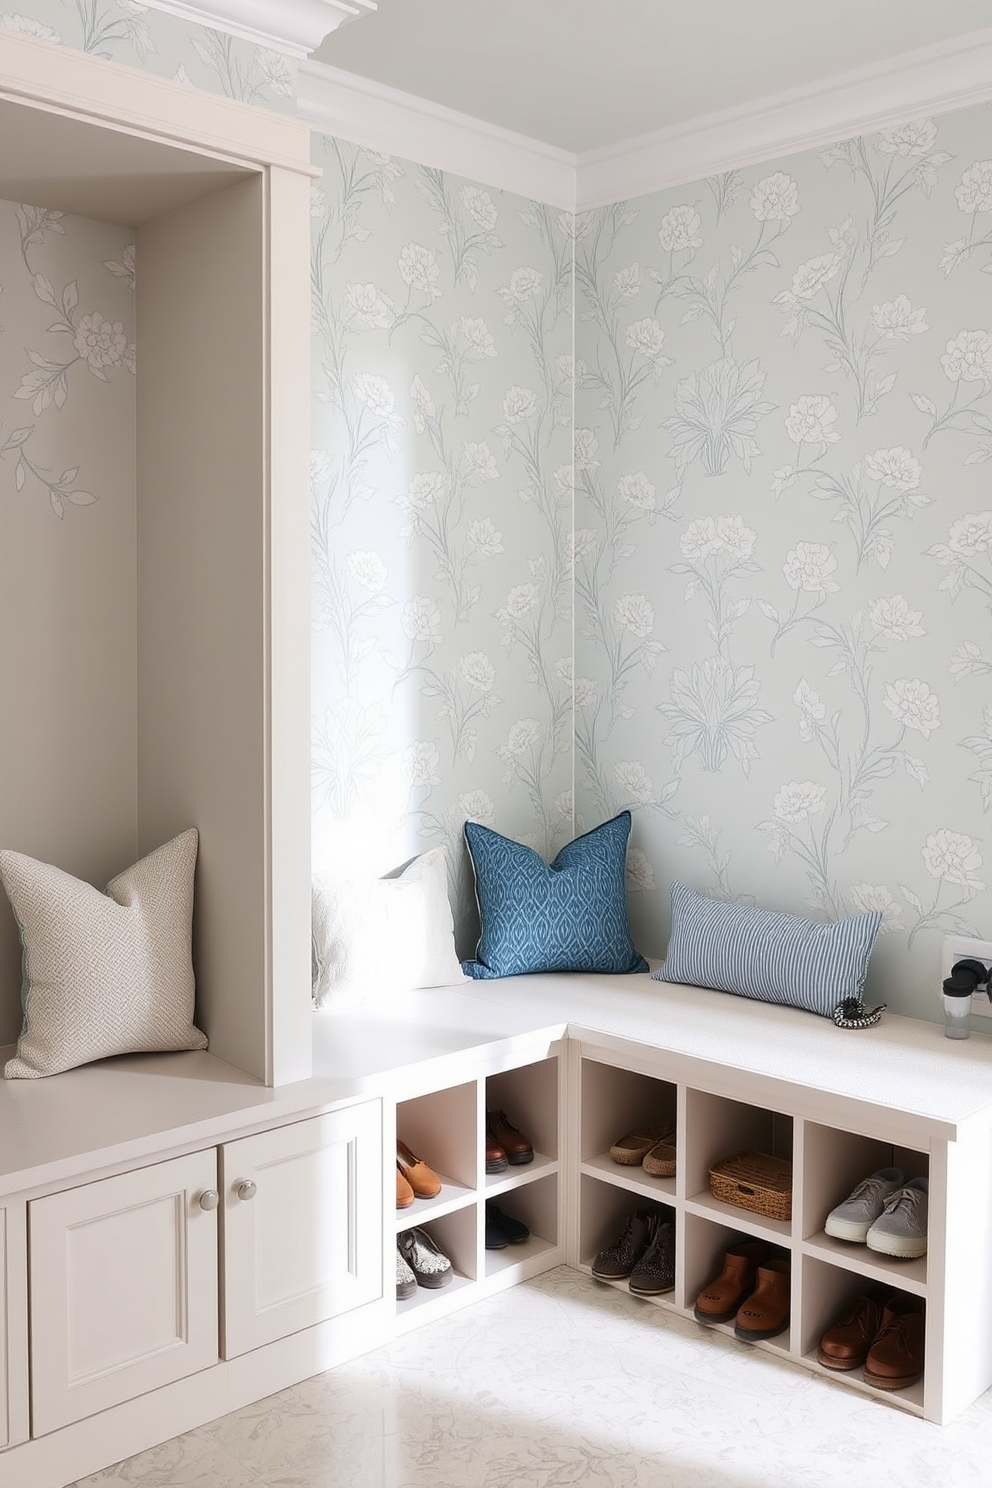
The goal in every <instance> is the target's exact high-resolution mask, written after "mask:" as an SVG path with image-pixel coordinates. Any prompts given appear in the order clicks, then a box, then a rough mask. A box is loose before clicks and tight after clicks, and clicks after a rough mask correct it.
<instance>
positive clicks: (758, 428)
mask: <svg viewBox="0 0 992 1488" xmlns="http://www.w3.org/2000/svg"><path fill="white" fill-rule="evenodd" d="M0 27H7V28H10V29H13V30H15V31H20V32H22V33H25V34H31V35H35V36H41V37H45V38H47V39H49V40H52V41H55V42H59V43H61V44H63V45H67V46H71V47H74V48H77V49H82V50H86V51H90V52H93V53H95V54H97V55H100V56H103V57H108V58H110V59H112V60H117V61H120V62H123V63H126V64H128V65H137V66H141V67H146V68H148V69H149V70H151V71H155V72H158V73H160V74H162V75H165V76H169V77H177V78H179V79H181V80H182V81H185V82H187V83H190V84H193V85H195V86H198V87H204V88H208V89H212V90H214V91H218V92H222V93H225V94H227V95H228V96H230V97H233V98H239V99H243V100H244V101H247V102H250V103H254V104H259V105H262V106H265V107H274V108H282V109H287V110H292V109H293V108H294V107H295V76H294V72H293V66H292V63H290V62H287V61H286V59H284V58H282V57H281V56H279V55H277V54H274V53H268V52H265V51H264V50H261V49H258V48H254V47H250V46H248V45H247V44H245V43H242V42H239V41H236V40H233V39H231V38H229V37H226V36H223V35H221V34H220V33H214V32H211V31H208V30H206V29H205V28H201V27H198V26H195V25H193V24H187V23H183V22H181V21H180V20H178V19H177V18H176V17H173V16H168V15H165V14H163V13H161V12H156V11H154V10H152V9H150V8H149V7H148V6H146V5H144V4H141V3H139V0H19V3H18V5H17V8H16V10H15V9H14V8H13V7H3V8H2V9H0ZM990 120H992V115H990V111H989V109H988V108H977V109H970V110H962V111H959V112H957V113H952V114H948V115H945V116H942V117H940V118H938V119H933V120H919V121H916V122H915V123H913V124H910V125H906V126H903V127H900V128H898V129H892V130H887V131H883V132H882V133H881V134H879V135H876V136H870V137H866V138H862V139H855V140H851V141H848V142H846V143H844V144H842V145H838V146H835V147H832V148H830V149H827V150H824V151H821V152H813V153H809V154H804V155H799V156H795V157H793V158H790V159H786V160H782V161H778V162H772V163H769V164H767V165H765V166H760V167H753V168H749V169H747V170H745V171H732V172H729V173H727V174H725V175H723V176H720V177H717V178H712V179H710V180H707V181H704V182H699V183H697V184H695V185H692V186H687V187H679V188H676V189H674V190H672V191H668V192H664V193H658V194H656V195H654V196H648V197H644V198H641V199H638V200H637V201H635V202H632V203H629V204H618V205H616V206H612V207H609V208H606V209H602V210H599V211H596V212H592V213H583V214H580V215H579V216H578V217H577V218H575V219H573V218H571V217H570V216H569V215H568V214H563V213H559V212H556V211H552V210H551V209H548V208H545V207H542V206H540V205H537V204H534V203H531V202H527V201H524V200H521V199H518V198H515V197H513V196H512V195H511V194H509V193H505V192H500V191H496V190H491V189H488V188H485V187H483V186H481V185H476V184H475V183H472V182H469V181H463V180H458V179H455V178H453V177H449V176H446V175H444V174H443V173H440V172H436V171H431V170H427V169H425V168H422V167H420V166H417V165H415V164H409V163H403V162H399V161H395V160H391V159H388V158H386V157H383V156H379V155H376V154H374V153H372V152H367V151H362V150H359V149H357V148H354V147H352V146H350V145H344V144H341V143H339V142H335V141H332V140H327V139H320V138H317V139H316V140H315V159H316V161H317V163H318V164H320V165H321V166H323V168H324V170H325V177H324V180H323V182H322V183H321V185H320V186H319V187H318V188H317V189H316V190H315V193H314V206H313V226H314V252H313V290H314V352H313V354H314V392H315V405H314V406H315V416H314V437H313V469H312V486H313V522H314V532H313V551H314V564H315V578H314V626H315V638H314V656H315V665H314V773H313V788H314V822H315V850H316V857H317V860H318V861H321V860H327V859H328V858H332V857H333V858H344V859H346V860H347V861H349V862H350V863H359V862H360V863H362V864H364V865H365V866H368V867H372V868H374V870H375V871H384V870H385V869H387V868H389V867H392V866H394V865H395V864H396V863H397V862H399V861H402V860H403V859H404V858H405V857H408V856H410V855H411V854H412V853H414V852H416V851H418V850H421V849H422V848H423V847H425V846H427V845H430V844H432V843H435V842H445V843H447V844H448V846H449V856H450V858H451V860H452V872H453V883H454V887H455V889H456V908H457V916H458V920H459V924H460V931H461V939H462V944H463V947H464V946H465V938H466V936H467V935H468V933H469V931H470V928H471V923H472V911H471V905H470V888H469V884H468V882H467V864H466V862H465V857H464V851H463V848H462V845H461V835H460V834H461V825H462V822H463V821H464V819H465V818H466V817H467V816H474V817H476V818H477V819H479V820H482V821H486V822H488V823H490V824H491V825H493V826H495V827H496V829H497V830H500V831H504V832H506V833H507V834H508V835H511V836H516V837H518V838H522V839H526V840H527V841H529V842H531V843H532V844H533V845H534V846H535V847H536V848H538V849H539V850H540V851H542V852H544V853H546V854H551V853H552V852H553V851H554V850H555V848H556V847H557V846H558V845H560V844H561V842H563V841H564V840H567V838H568V837H570V836H571V835H573V834H574V833H575V832H578V831H581V830H584V829H585V828H587V827H589V826H591V825H593V824H595V823H596V822H597V821H599V820H602V819H603V818H604V817H605V816H607V815H610V814H612V813H613V812H615V811H616V810H619V809H621V808H622V807H624V806H630V807H631V808H632V809H633V811H634V823H635V824H634V835H633V839H632V842H633V846H632V851H631V854H630V873H629V882H630V888H631V906H632V917H633V920H634V925H635V929H636V934H637V939H638V942H639V944H640V947H641V949H643V950H644V951H645V952H646V953H647V954H648V955H653V956H658V955H660V954H662V953H663V950H664V945H665V939H666V935H667V922H668V907H667V906H668V889H669V885H670V882H671V879H672V878H673V877H675V876H678V877H681V878H683V879H685V880H686V881H688V882H690V883H692V884H693V885H695V886H696V887H699V888H701V889H704V890H706V891H709V892H712V893H716V894H720V895H727V896H734V897H746V898H749V899H752V900H754V901H755V902H757V903H761V904H768V905H772V906H780V907H786V908H793V909H796V910H802V911H808V912H810V913H812V914H815V915H821V916H836V915H841V914H844V913H847V912H851V911H857V910H859V909H864V908H868V907H872V908H879V909H880V910H881V911H882V912H883V915H884V935H883V937H882V940H881V942H880V946H879V949H878V951H877V952H876V956H875V960H874V964H873V983H874V986H873V990H875V991H877V992H878V993H879V995H881V996H885V997H887V998H888V1000H889V1002H890V1004H891V1005H893V1006H894V1007H898V1008H901V1009H902V1010H904V1011H909V1012H914V1013H917V1014H920V1015H922V1016H933V1014H934V1013H935V1011H936V1002H935V997H934V991H935V987H936V981H937V967H938V954H939V941H940V935H941V934H942V933H945V932H948V931H952V932H959V933H966V934H979V935H982V934H983V933H986V934H987V933H989V932H990V931H992V925H990V922H989V915H988V910H989V893H988V888H987V882H988V876H989V859H990V852H992V849H990V844H989V839H988V832H987V828H986V820H987V810H988V806H989V803H990V801H992V705H990V704H988V703H987V701H986V688H985V685H984V684H985V681H986V679H987V678H988V676H989V674H990V672H992V636H990V634H989V614H990V612H992V607H990V603H989V597H990V593H992V573H990V568H989V565H990V553H992V511H990V510H988V508H989V507H990V505H992V503H990V501H989V498H988V494H987V493H988V478H987V466H988V462H989V460H990V459H992V323H990V315H992V312H990V311H989V310H988V309H987V306H988V304H989V296H988V293H987V285H988V280H987V278H986V277H985V276H986V275H987V274H988V273H989V272H990V271H992V161H990V158H989V157H990V155H992V140H990ZM573 253H574V273H573ZM107 261H108V262H110V261H111V259H110V257H109V256H108V259H107ZM114 261H116V262H118V263H119V264H120V265H121V267H122V269H123V270H124V271H125V273H126V272H127V271H128V269H129V265H128V263H127V260H126V258H125V256H124V249H123V248H122V249H121V252H120V254H119V255H118V256H117V257H116V259H115V260H114ZM34 272H35V271H34V270H32V273H34ZM107 272H108V273H109V272H110V271H109V270H108V271H107ZM65 278H66V283H68V282H70V278H71V276H70V275H69V274H68V273H67V274H66V275H65ZM51 282H52V294H53V296H54V302H51V303H48V305H47V309H48V310H49V311H50V312H52V314H53V317H54V318H53V321H52V324H55V323H57V322H58V321H60V320H61V322H62V324H63V326H64V330H63V331H62V333H61V334H62V335H63V337H64V338H65V340H66V342H71V344H72V347H73V353H74V356H75V358H76V360H75V361H74V362H73V363H72V366H73V367H74V368H77V369H78V368H79V367H82V368H85V369H86V370H87V373H88V375H94V376H95V375H96V374H95V372H94V367H95V366H96V365H98V364H99V360H100V358H101V357H102V356H109V357H110V358H111V361H112V362H114V365H113V366H111V364H110V363H108V364H107V367H108V368H109V370H110V371H111V372H116V370H117V368H116V362H115V361H114V359H116V358H117V357H118V356H119V357H120V359H121V365H122V366H124V367H126V365H127V357H128V354H129V353H128V349H127V345H124V346H121V344H120V340H119V336H118V335H117V332H116V330H115V329H114V327H115V326H116V324H117V321H118V320H120V321H121V324H122V325H123V324H124V321H123V319H122V317H121V316H120V315H119V314H116V315H115V316H114V317H113V318H112V317H111V315H110V312H109V309H108V308H107V307H100V308H99V311H97V309H96V307H95V303H94V305H93V306H90V305H89V304H87V306H86V308H84V309H83V310H82V311H81V310H80V307H79V305H78V304H69V303H65V302H63V301H61V299H60V298H59V297H60V296H61V294H62V292H63V290H64V289H65V286H64V285H63V286H61V287H60V286H58V284H57V283H56V280H55V278H52V281H51ZM983 291H986V292H984V293H983ZM31 293H32V295H33V296H34V297H35V298H37V299H38V303H39V304H41V303H42V300H41V299H40V298H39V290H38V288H37V285H35V287H34V289H33V290H32V291H31ZM573 294H574V304H573ZM0 308H2V306H0ZM97 313H99V315H100V316H104V317H106V319H105V320H103V321H101V322H99V323H98V322H97V321H95V320H91V321H90V322H89V323H88V324H85V325H84V324H83V323H82V322H83V318H84V317H86V316H90V317H92V316H94V315H96V314H97ZM51 334H52V335H54V334H55V333H54V332H52V333H51ZM25 344H26V345H27V344H29V343H27V342H25ZM81 347H85V349H81ZM31 349H32V352H33V353H34V354H35V355H36V356H37V357H38V358H40V360H37V361H35V360H32V361H31V364H30V366H29V367H26V368H23V369H21V370H20V371H19V372H18V377H19V378H22V377H27V378H28V379H30V381H29V382H26V383H24V385H23V386H24V394H23V395H22V397H21V401H22V402H26V401H28V400H27V397H26V394H27V393H28V392H30V394H31V399H30V401H31V406H32V408H33V406H34V402H35V400H36V399H40V400H43V399H44V398H45V397H49V398H50V400H51V407H52V408H55V409H56V410H58V408H59V403H58V399H59V397H60V396H62V395H63V394H64V391H65V388H66V387H67V386H71V385H72V383H73V379H74V378H75V377H76V376H77V372H76V371H68V372H66V371H64V369H63V370H62V371H60V369H59V367H58V366H57V365H56V363H57V361H58V358H57V357H54V356H52V355H51V354H50V351H49V352H46V351H45V350H44V349H42V348H41V346H40V345H39V346H38V347H34V346H32V348H31ZM63 377H64V379H65V381H63ZM42 412H43V413H46V412H48V409H43V410H42ZM31 417H32V418H34V417H36V415H35V414H34V413H33V412H32V415H31ZM39 417H40V416H39ZM29 424H30V420H28V419H24V420H22V421H8V423H7V424H6V425H5V427H4V428H3V430H0V433H2V434H3V447H4V457H3V458H4V461H5V463H6V468H7V469H8V472H9V479H10V480H11V481H13V482H14V483H15V491H16V490H17V486H16V482H17V481H22V482H23V484H24V488H25V489H26V488H27V487H28V486H30V485H31V484H32V482H33V483H34V485H35V486H37V488H38V491H39V493H40V492H41V491H42V488H43V487H45V481H46V480H49V485H48V486H47V487H45V489H46V490H47V493H48V497H47V499H48V500H49V504H50V510H51V513H52V516H53V518H54V517H56V516H57V515H58V514H59V513H58V508H59V506H60V505H61V508H62V516H63V520H65V518H66V513H68V514H69V516H70V517H72V516H73V513H72V511H71V508H72V507H73V506H74V505H76V504H78V503H80V502H81V501H82V499H83V498H82V497H81V496H80V494H79V493H80V492H85V491H87V490H89V491H90V494H92V495H96V494H98V492H96V491H95V490H93V489H92V485H93V483H92V482H91V481H89V480H88V477H86V475H85V465H84V464H83V463H80V465H79V468H78V472H77V470H76V466H75V465H74V464H73V462H72V461H71V460H69V459H66V460H65V461H64V463H63V462H62V461H61V460H54V459H53V458H51V456H50V454H49V452H48V450H47V448H45V447H43V446H44V444H45V442H44V440H41V441H40V442H39V438H40V436H38V435H37V434H36V433H35V432H34V425H33V424H32V425H30V428H31V432H30V433H29V434H28V435H23V431H24V430H25V429H28V428H29ZM22 435H23V444H21V445H19V444H17V442H16V441H17V439H19V438H21V437H22ZM11 440H14V443H13V445H11V443H10V441H11ZM18 451H21V453H20V454H18ZM36 456H37V458H36ZM573 461H574V467H573ZM32 462H33V463H34V465H35V467H36V469H37V471H38V472H40V473H41V475H40V485H39V476H38V475H33V474H32V471H31V463H32ZM56 465H58V467H59V468H58V469H57V470H56V468H55V467H56ZM573 468H574V488H573ZM69 472H72V475H71V478H70V474H69ZM77 474H78V479H77ZM84 480H86V481H87V484H85V485H84V484H82V482H83V481H84ZM73 492H75V499H74V497H73ZM85 515H86V513H85V511H79V512H76V513H75V514H74V517H75V518H79V517H83V518H85Z"/></svg>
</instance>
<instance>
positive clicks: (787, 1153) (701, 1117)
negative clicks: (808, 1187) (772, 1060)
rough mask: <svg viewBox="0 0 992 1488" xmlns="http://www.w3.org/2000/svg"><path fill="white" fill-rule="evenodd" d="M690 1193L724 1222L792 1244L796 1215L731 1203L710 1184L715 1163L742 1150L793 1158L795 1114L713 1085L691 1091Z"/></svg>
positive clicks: (694, 1204)
mask: <svg viewBox="0 0 992 1488" xmlns="http://www.w3.org/2000/svg"><path fill="white" fill-rule="evenodd" d="M685 1109H686V1114H685V1127H686V1131H685V1144H684V1153H685V1195H686V1202H687V1204H689V1206H690V1208H691V1209H693V1210H694V1211H696V1212H698V1213H701V1214H704V1215H706V1216H708V1217H709V1218H711V1219H713V1220H715V1221H717V1222H718V1223H720V1224H724V1225H730V1226H734V1225H739V1226H740V1228H741V1229H742V1230H745V1231H747V1232H748V1233H749V1234H754V1235H763V1236H764V1237H765V1238H767V1239H769V1240H772V1241H777V1242H778V1243H779V1244H782V1245H786V1244H788V1243H789V1242H790V1240H791V1238H792V1220H791V1218H790V1219H787V1220H786V1219H776V1218H772V1217H770V1216H769V1215H767V1214H764V1213H761V1212H759V1211H758V1210H753V1209H750V1208H745V1207H744V1206H738V1205H737V1204H730V1203H726V1202H725V1201H724V1200H722V1199H718V1198H716V1197H714V1195H713V1192H712V1190H711V1188H710V1175H709V1170H710V1167H711V1166H712V1165H713V1164H714V1163H718V1162H720V1161H722V1160H723V1159H725V1158H728V1157H732V1156H733V1155H734V1154H735V1153H738V1152H760V1153H767V1154H769V1155H770V1156H772V1157H780V1158H784V1159H786V1160H788V1161H790V1162H791V1161H792V1147H793V1122H792V1117H791V1116H787V1115H783V1114H782V1113H781V1112H778V1111H772V1110H769V1109H767V1108H765V1107H763V1106H754V1105H749V1104H747V1103H745V1102H743V1101H737V1100H729V1099H728V1098H727V1097H725V1096H721V1095H712V1094H710V1093H709V1092H707V1091H702V1090H688V1091H687V1092H686V1107H685Z"/></svg>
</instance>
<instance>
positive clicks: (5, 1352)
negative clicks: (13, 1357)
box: [0, 1209, 10, 1447]
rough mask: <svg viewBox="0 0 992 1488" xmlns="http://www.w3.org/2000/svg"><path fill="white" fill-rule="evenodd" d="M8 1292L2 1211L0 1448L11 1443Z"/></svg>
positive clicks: (0, 1215) (2, 1215) (0, 1213)
mask: <svg viewBox="0 0 992 1488" xmlns="http://www.w3.org/2000/svg"><path fill="white" fill-rule="evenodd" d="M7 1290H8V1286H7V1211H6V1209H0V1447H6V1446H7V1445H8V1444H9V1442H10V1404H9V1400H8V1385H9V1380H10V1367H9V1363H8V1360H9V1356H10V1350H9V1346H8V1338H7V1332H8V1318H7Z"/></svg>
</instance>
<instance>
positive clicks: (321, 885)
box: [312, 847, 468, 1007]
mask: <svg viewBox="0 0 992 1488" xmlns="http://www.w3.org/2000/svg"><path fill="white" fill-rule="evenodd" d="M312 931H313V971H314V981H313V996H314V1002H315V1003H316V1004H317V1006H318V1007H331V1006H335V1007H340V1006H354V1005H357V1004H359V1003H362V1002H367V1001H370V1000H372V999H374V998H375V997H376V996H378V995H380V994H383V993H387V994H388V993H392V992H412V991H413V989H414V988H415V987H449V986H451V985H452V984H453V983H455V982H464V981H467V980H468V978H467V977H466V976H465V975H464V973H463V971H462V968H461V964H460V962H459V960H458V957H457V956H456V955H455V938H454V932H455V927H454V922H453V920H452V917H451V905H450V903H449V901H448V870H447V866H446V863H445V855H444V848H443V847H434V848H431V850H430V852H426V853H423V854H422V856H421V857H419V858H414V860H413V862H412V863H411V864H410V866H409V867H408V868H405V869H404V871H403V872H402V873H401V874H399V875H398V876H397V877H395V878H372V879H358V878H354V877H344V876H339V875H336V874H332V873H321V874H315V875H314V878H313V920H312Z"/></svg>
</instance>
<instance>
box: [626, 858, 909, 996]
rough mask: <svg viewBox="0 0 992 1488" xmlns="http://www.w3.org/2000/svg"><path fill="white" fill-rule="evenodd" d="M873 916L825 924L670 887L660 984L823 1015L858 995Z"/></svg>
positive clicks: (879, 918) (871, 942) (657, 976)
mask: <svg viewBox="0 0 992 1488" xmlns="http://www.w3.org/2000/svg"><path fill="white" fill-rule="evenodd" d="M881 921H882V916H881V915H880V914H878V913H877V912H876V913H872V914H862V915H852V916H851V918H850V919H846V920H838V921H837V922H836V923H835V924H832V925H822V924H818V923H817V922H816V921H815V920H804V919H803V918H802V916H800V915H794V914H787V913H784V912H783V913H779V912H777V911H775V910H769V909H752V908H751V907H750V905H746V904H727V903H725V902H724V901H723V900H722V899H707V898H706V897H705V896H704V895H702V894H697V893H696V892H695V891H694V890H693V889H689V888H687V887H686V886H685V884H682V883H674V884H672V933H671V936H670V938H669V941H668V953H667V955H666V957H665V964H664V965H663V966H661V967H659V969H658V970H657V971H656V972H654V974H653V975H654V978H655V980H656V981H659V982H681V983H683V985H686V986H690V987H715V988H716V990H717V991H719V992H736V993H737V994H738V996H740V997H753V998H756V999H757V1000H758V1001H760V1002H784V1003H788V1004H789V1005H790V1006H791V1007H798V1008H805V1009H806V1010H807V1011H808V1012H811V1013H820V1014H821V1015H822V1016H823V1017H825V1018H829V1017H830V1016H831V1015H832V1014H833V1010H834V1008H835V1007H836V1006H837V1004H838V1003H839V1002H843V1000H844V998H845V997H860V996H861V994H862V992H863V990H864V984H865V976H866V975H867V972H868V958H869V956H870V955H871V949H872V946H873V945H874V943H875V936H876V934H877V932H878V927H879V925H880V924H881Z"/></svg>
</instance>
